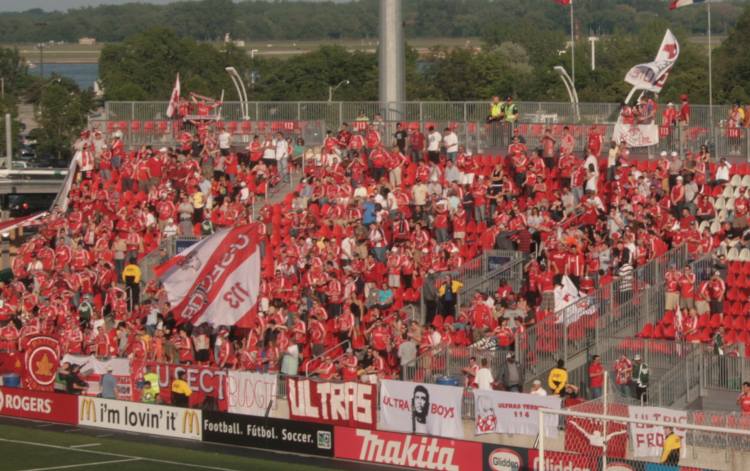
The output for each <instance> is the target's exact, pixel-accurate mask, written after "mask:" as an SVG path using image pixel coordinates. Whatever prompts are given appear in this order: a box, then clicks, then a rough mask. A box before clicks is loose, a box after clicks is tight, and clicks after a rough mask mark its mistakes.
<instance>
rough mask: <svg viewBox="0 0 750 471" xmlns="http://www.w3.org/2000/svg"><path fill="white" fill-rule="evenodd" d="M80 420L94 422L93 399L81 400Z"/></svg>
mask: <svg viewBox="0 0 750 471" xmlns="http://www.w3.org/2000/svg"><path fill="white" fill-rule="evenodd" d="M80 421H81V422H84V421H88V422H94V423H96V402H95V401H94V400H93V399H89V398H85V399H82V400H81V420H80Z"/></svg>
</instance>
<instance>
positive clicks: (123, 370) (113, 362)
mask: <svg viewBox="0 0 750 471" xmlns="http://www.w3.org/2000/svg"><path fill="white" fill-rule="evenodd" d="M65 362H68V363H70V364H71V365H78V366H80V367H81V374H82V375H83V376H89V375H92V374H93V375H103V374H104V373H106V372H107V369H108V368H112V374H113V375H115V376H128V375H130V360H128V359H127V358H110V359H108V360H101V359H99V358H97V357H95V356H94V355H71V354H69V353H67V354H65V356H64V357H63V359H62V363H65Z"/></svg>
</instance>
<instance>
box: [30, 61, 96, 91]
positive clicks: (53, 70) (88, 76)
mask: <svg viewBox="0 0 750 471" xmlns="http://www.w3.org/2000/svg"><path fill="white" fill-rule="evenodd" d="M40 72H41V71H40V67H39V65H37V66H36V67H35V68H34V69H32V70H30V73H31V74H32V75H33V74H36V75H39V73H40ZM52 74H57V75H61V76H63V77H67V78H69V79H72V80H73V81H74V82H75V83H77V84H78V86H79V87H81V89H82V90H85V89H87V88H91V87H93V86H94V82H95V81H96V79H98V78H99V64H47V63H45V64H44V76H45V77H49V76H51V75H52Z"/></svg>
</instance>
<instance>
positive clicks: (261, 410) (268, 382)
mask: <svg viewBox="0 0 750 471" xmlns="http://www.w3.org/2000/svg"><path fill="white" fill-rule="evenodd" d="M277 387H278V375H272V374H266V373H254V372H251V371H235V370H230V371H229V375H228V376H227V400H228V402H229V412H234V413H236V414H245V415H259V416H265V415H266V410H276V390H277Z"/></svg>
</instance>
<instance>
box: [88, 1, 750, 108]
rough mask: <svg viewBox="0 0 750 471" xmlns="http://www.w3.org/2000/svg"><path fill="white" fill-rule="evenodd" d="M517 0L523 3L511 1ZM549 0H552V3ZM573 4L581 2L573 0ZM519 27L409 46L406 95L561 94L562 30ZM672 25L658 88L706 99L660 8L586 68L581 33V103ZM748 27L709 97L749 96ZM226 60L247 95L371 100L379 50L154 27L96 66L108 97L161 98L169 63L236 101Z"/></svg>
mask: <svg viewBox="0 0 750 471" xmlns="http://www.w3.org/2000/svg"><path fill="white" fill-rule="evenodd" d="M455 3H459V2H455ZM519 3H524V2H519ZM550 3H553V2H550ZM578 3H583V0H579V2H578ZM518 27H519V28H518V29H520V30H521V31H534V33H533V34H517V33H516V32H515V30H512V31H511V30H506V31H503V32H501V33H498V34H496V35H494V36H493V37H488V38H487V41H486V42H485V43H484V44H483V46H482V47H481V49H474V48H454V49H441V48H435V49H434V50H433V51H431V52H432V53H431V54H430V55H429V57H428V58H419V57H418V55H417V53H416V52H415V51H414V50H413V49H410V48H407V54H406V88H407V99H408V100H446V101H463V100H487V99H488V98H489V97H491V96H493V95H506V94H511V95H514V96H515V97H516V98H517V99H520V100H529V101H535V100H540V101H544V100H548V101H566V100H567V93H566V91H565V88H564V87H563V85H562V83H561V81H560V78H559V76H558V75H557V73H556V72H554V70H553V67H554V66H556V65H563V66H565V68H566V69H568V70H569V71H570V54H571V51H570V49H569V48H566V41H567V39H568V38H567V37H566V35H565V34H564V33H562V32H561V31H558V30H555V29H536V30H531V29H527V28H530V27H531V26H530V25H523V24H519V25H518ZM667 28H671V29H672V31H673V32H674V33H675V34H676V36H677V38H678V40H679V41H680V43H681V53H680V58H679V60H678V61H677V64H676V65H675V67H674V69H673V71H672V73H671V75H670V77H669V80H668V81H667V84H666V86H665V88H664V90H663V93H662V95H661V96H660V97H659V98H660V100H661V101H674V102H677V101H678V99H679V96H680V95H681V94H683V93H687V94H689V95H690V97H691V101H692V102H694V103H707V102H708V67H707V62H708V58H707V56H708V54H707V53H708V49H707V47H706V46H705V45H704V44H700V43H694V42H692V41H689V40H688V39H687V38H688V37H689V36H690V32H689V31H687V30H685V29H684V28H681V27H680V26H679V25H674V24H672V23H671V22H669V21H667V20H666V19H665V18H662V17H654V18H652V19H651V21H650V22H649V23H648V24H644V26H643V31H642V32H640V33H629V32H625V31H622V32H617V33H614V34H612V35H608V36H605V37H603V38H602V39H601V40H600V41H599V43H598V44H597V51H596V70H593V71H592V70H591V67H590V62H591V49H590V46H589V43H588V41H587V40H586V38H579V39H578V40H577V42H576V44H577V48H576V88H577V90H578V95H579V99H580V100H581V101H582V102H618V101H620V100H622V99H623V98H624V97H625V95H627V93H628V91H629V90H630V86H629V85H628V84H626V83H625V82H624V81H623V78H624V77H625V74H626V72H627V71H628V70H629V68H630V67H632V66H634V65H636V64H638V63H643V62H649V61H651V60H653V58H654V56H655V55H656V52H657V49H658V47H659V45H660V43H661V40H662V38H663V35H664V32H665V31H666V29H667ZM749 30H750V6H747V7H746V8H745V10H744V13H743V14H742V15H741V16H740V17H739V18H738V19H737V26H736V27H732V28H730V29H729V30H728V37H727V39H726V41H724V43H723V44H721V46H719V47H717V48H716V49H715V50H714V57H713V59H714V100H715V102H717V103H720V102H725V103H726V102H728V101H734V100H741V101H744V102H747V101H750V93H748V92H750V89H746V87H745V84H746V83H748V81H749V80H750V69H748V68H747V66H746V64H748V63H750V49H748V48H747V47H745V46H744V41H743V37H742V36H743V35H744V32H745V31H749ZM229 65H231V66H234V67H235V68H237V70H238V71H239V72H240V74H241V75H242V76H243V77H244V80H245V83H246V84H248V85H250V84H251V83H252V84H253V85H252V86H250V88H249V90H248V94H249V98H250V100H257V101H305V100H309V101H324V100H326V99H327V98H328V87H329V86H333V85H336V84H337V83H339V82H341V81H344V80H349V82H350V84H349V85H348V86H344V87H341V88H339V89H338V90H337V92H336V100H341V101H372V100H377V99H378V95H377V94H378V58H377V54H373V53H366V52H359V51H355V52H351V51H347V50H346V49H344V48H341V47H335V46H325V47H321V48H319V49H317V50H315V51H312V52H309V53H306V54H302V55H299V56H294V57H292V58H289V59H278V58H269V57H262V56H261V57H259V56H256V57H255V58H250V56H248V55H247V54H246V52H245V51H244V50H242V49H239V48H236V47H234V46H232V45H231V44H228V45H222V46H221V47H220V48H217V47H216V46H214V45H212V44H209V43H204V42H199V41H196V40H194V39H192V38H186V37H182V36H180V35H179V33H177V32H176V31H175V30H173V29H169V28H155V29H151V30H148V31H146V32H143V33H140V34H137V35H134V36H131V37H129V38H127V39H126V40H125V41H123V42H122V43H118V44H111V45H107V46H106V47H105V48H104V49H103V50H102V54H101V59H100V67H99V70H100V74H101V78H102V81H103V85H104V88H105V91H106V97H107V99H110V100H123V101H129V100H167V99H168V97H169V95H170V91H171V88H172V85H173V82H174V77H175V74H176V73H177V72H179V73H180V76H181V80H182V86H183V90H185V91H194V92H196V93H200V94H203V95H212V96H216V97H218V96H219V95H220V94H221V91H222V90H224V91H225V93H226V95H225V97H226V99H227V100H237V99H238V97H237V96H236V94H235V90H234V86H233V85H232V83H231V81H230V79H229V76H228V75H227V74H226V72H225V71H224V68H225V67H226V66H229Z"/></svg>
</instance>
